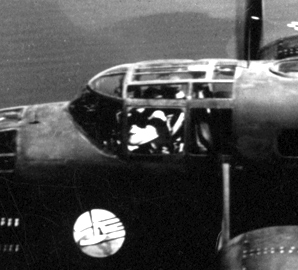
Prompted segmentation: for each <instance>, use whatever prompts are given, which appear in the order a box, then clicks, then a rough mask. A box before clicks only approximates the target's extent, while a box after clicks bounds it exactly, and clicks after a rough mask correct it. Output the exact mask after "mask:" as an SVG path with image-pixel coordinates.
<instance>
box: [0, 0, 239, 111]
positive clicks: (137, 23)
mask: <svg viewBox="0 0 298 270" xmlns="http://www.w3.org/2000/svg"><path fill="white" fill-rule="evenodd" d="M234 2H235V1H234V0H227V1H224V3H223V2H222V1H219V0H199V1H195V0H188V1H182V0H162V1H160V0H152V1H147V0H141V1H140V0H130V1H121V0H109V1H104V0H85V1H77V0H12V1H1V3H0V33H1V40H0V55H1V57H0V76H1V80H0V93H1V99H0V108H3V107H6V106H15V105H22V104H33V103H40V102H54V101H63V100H69V99H73V98H74V96H75V95H76V94H77V93H78V92H79V91H80V90H81V88H82V87H83V86H84V85H85V84H86V82H87V81H88V80H89V79H90V78H91V77H92V76H94V75H95V74H97V73H98V72H100V71H102V70H103V69H105V68H108V67H111V66H113V65H118V64H122V63H127V62H135V61H143V60H149V59H159V58H190V59H200V58H206V57H209V58H215V57H223V58H227V57H232V58H234V57H235V51H234V49H235V44H234V40H235V39H234V36H235V35H234V34H235V33H234V28H235V12H236V11H235V3H234Z"/></svg>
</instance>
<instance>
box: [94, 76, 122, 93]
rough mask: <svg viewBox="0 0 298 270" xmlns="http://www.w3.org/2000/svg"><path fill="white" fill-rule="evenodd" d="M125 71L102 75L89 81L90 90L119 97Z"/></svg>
mask: <svg viewBox="0 0 298 270" xmlns="http://www.w3.org/2000/svg"><path fill="white" fill-rule="evenodd" d="M124 77H125V73H119V74H111V75H103V76H100V77H98V78H97V79H95V80H94V81H92V82H91V83H90V87H91V89H92V90H94V91H96V92H98V93H102V94H106V95H109V96H114V97H121V95H122V85H123V80H124Z"/></svg>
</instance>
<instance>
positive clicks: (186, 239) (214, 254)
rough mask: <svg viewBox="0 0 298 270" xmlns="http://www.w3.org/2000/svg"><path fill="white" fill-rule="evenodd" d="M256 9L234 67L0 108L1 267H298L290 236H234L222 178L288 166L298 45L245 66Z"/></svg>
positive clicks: (170, 71) (226, 62) (212, 63)
mask: <svg viewBox="0 0 298 270" xmlns="http://www.w3.org/2000/svg"><path fill="white" fill-rule="evenodd" d="M256 3H257V4H256ZM260 3H261V2H260V1H250V2H249V3H248V7H251V8H248V9H247V10H248V13H247V15H246V16H247V17H246V27H248V28H249V29H250V31H246V37H245V39H244V47H243V49H244V51H249V53H246V54H245V56H244V57H243V59H242V60H234V59H200V60H189V59H185V60H181V59H172V60H154V61H144V62H138V63H131V64H124V65H119V66H116V67H113V68H110V69H108V70H105V71H103V72H101V73H99V74H98V75H96V76H95V77H93V78H92V79H91V80H90V81H89V83H88V84H87V86H86V87H85V88H84V89H83V91H82V93H81V95H80V96H79V97H77V98H76V99H74V100H73V101H71V102H60V103H50V104H41V105H32V106H22V107H15V108H7V109H2V110H0V142H1V143H0V174H1V180H2V181H1V201H0V202H1V209H2V211H1V212H2V217H1V220H0V227H1V228H0V229H1V235H0V237H1V244H0V249H1V252H2V255H3V258H2V264H3V265H5V267H10V266H11V267H15V268H14V269H17V268H22V269H24V267H27V268H28V269H33V268H39V269H40V268H45V269H48V268H49V267H51V265H53V267H54V269H77V268H78V267H79V266H82V265H83V268H84V269H214V268H215V269H224V270H230V269H239V270H240V269H241V270H243V269H297V267H298V256H297V255H298V252H297V251H298V238H297V232H298V226H275V227H264V228H262V227H260V226H258V225H254V226H252V227H253V229H256V230H248V231H246V230H245V229H243V230H244V231H241V233H240V234H238V235H237V234H236V233H235V232H234V231H235V230H234V231H233V229H234V228H235V227H237V225H233V220H234V219H233V215H232V214H231V213H232V212H233V211H232V210H231V196H230V191H231V190H230V186H231V183H230V180H231V179H233V180H234V179H236V180H237V181H238V182H240V183H241V181H243V182H242V183H243V184H244V181H246V182H247V175H245V174H244V173H242V172H241V173H239V171H243V170H245V169H244V168H246V166H255V167H254V168H257V170H262V167H266V168H268V167H267V166H269V167H270V166H272V168H273V167H275V168H276V164H278V165H279V166H282V167H286V166H291V167H293V166H294V167H295V166H296V165H297V164H296V163H297V160H298V159H297V157H298V143H297V141H298V118H297V115H298V106H297V104H298V91H297V85H298V58H297V57H295V55H297V51H298V50H297V48H298V46H297V43H298V38H297V37H290V38H285V39H281V40H279V41H277V42H275V43H272V44H270V45H268V46H267V47H264V48H263V49H262V50H257V53H258V60H254V59H255V58H256V52H255V47H254V46H253V45H256V44H258V43H259V41H260V38H261V34H260V31H261V25H260V24H257V23H260V22H261V21H262V16H261V14H262V10H261V5H260ZM250 5H251V6H250ZM254 12H255V13H254ZM255 18H258V21H259V22H256V21H255ZM250 20H251V21H250ZM248 21H249V23H248ZM251 29H257V30H256V31H253V32H252V31H251ZM257 31H259V32H257ZM252 33H253V35H254V36H252ZM247 35H248V36H247ZM248 37H249V38H248ZM254 39H255V41H254V42H255V43H253V40H254ZM257 47H258V46H257ZM247 56H249V59H247ZM239 58H240V57H239ZM248 164H249V165H248ZM270 168H271V167H270ZM239 175H240V176H239ZM241 175H242V176H241ZM221 179H222V181H221ZM250 181H252V178H251V179H250ZM254 181H256V180H254ZM257 181H258V180H257ZM233 192H234V191H233V190H232V195H233V194H234V193H233ZM235 194H236V193H235ZM222 206H223V207H222ZM232 207H234V206H233V205H232ZM240 208H241V206H240V207H239V208H238V210H239V209H240ZM222 209H223V210H222ZM221 212H223V215H221V214H220V215H219V213H221ZM252 219H253V220H254V219H256V216H252ZM221 223H222V226H221ZM289 225H291V224H289ZM220 231H221V233H220V236H219V237H218V233H219V232H220ZM236 231H237V230H236ZM238 231H239V230H238ZM217 237H218V238H219V239H218V245H217V250H215V247H214V245H215V242H216V239H217ZM37 239H38V245H36V241H37ZM7 258H8V259H7ZM24 265H25V266H24ZM8 269H9V268H8Z"/></svg>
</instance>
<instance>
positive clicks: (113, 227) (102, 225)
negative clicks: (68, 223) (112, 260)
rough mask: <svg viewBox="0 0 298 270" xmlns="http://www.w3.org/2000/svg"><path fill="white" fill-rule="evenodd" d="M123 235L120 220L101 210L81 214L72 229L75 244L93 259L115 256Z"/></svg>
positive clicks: (122, 241) (123, 231)
mask: <svg viewBox="0 0 298 270" xmlns="http://www.w3.org/2000/svg"><path fill="white" fill-rule="evenodd" d="M125 234H126V232H125V228H124V226H123V224H122V222H121V220H120V219H119V218H118V217H116V216H115V215H114V214H113V213H111V212H109V211H107V210H103V209H93V210H91V211H88V212H85V213H83V214H82V215H80V216H79V217H78V219H77V220H76V222H75V224H74V227H73V237H74V241H75V243H76V244H77V245H78V247H79V248H80V249H81V251H82V252H83V253H85V254H87V255H89V256H91V257H95V258H105V257H108V256H111V255H113V254H115V253H116V252H117V251H118V250H119V249H120V248H121V247H122V245H123V243H124V240H125Z"/></svg>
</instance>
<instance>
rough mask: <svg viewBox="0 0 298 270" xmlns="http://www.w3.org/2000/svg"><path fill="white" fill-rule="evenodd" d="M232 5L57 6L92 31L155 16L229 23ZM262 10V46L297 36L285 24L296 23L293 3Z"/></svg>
mask: <svg viewBox="0 0 298 270" xmlns="http://www.w3.org/2000/svg"><path fill="white" fill-rule="evenodd" d="M236 1H241V0H224V1H223V0H129V1H128V0H109V1H98V0H85V1H78V0H64V1H62V0H60V1H59V5H60V8H61V10H63V12H64V13H65V14H66V16H67V17H68V18H69V19H70V20H71V21H72V22H73V23H74V24H75V25H76V26H79V27H81V28H84V29H86V30H89V31H92V30H98V29H99V28H102V27H107V26H110V25H111V24H113V23H117V22H119V21H121V20H126V19H131V18H135V17H142V16H147V15H152V14H158V13H173V12H198V13H206V14H207V15H209V16H210V17H214V18H229V19H233V18H235V16H236ZM90 6H92V7H93V8H92V9H90ZM264 7H265V16H264V19H265V20H264V30H265V31H264V38H265V40H264V42H265V43H267V42H270V41H273V40H275V39H277V38H280V37H283V36H289V35H295V34H298V33H297V31H294V30H293V29H292V28H289V27H287V24H288V23H289V22H291V21H295V20H298V18H297V8H298V3H297V0H283V1H280V0H265V1H264Z"/></svg>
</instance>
